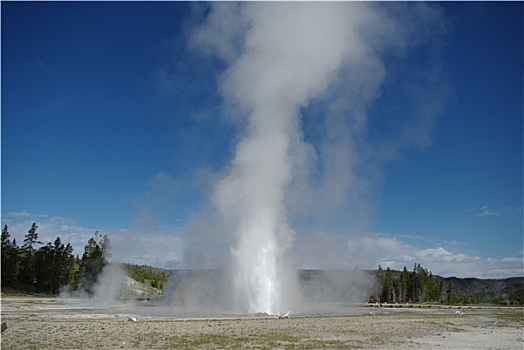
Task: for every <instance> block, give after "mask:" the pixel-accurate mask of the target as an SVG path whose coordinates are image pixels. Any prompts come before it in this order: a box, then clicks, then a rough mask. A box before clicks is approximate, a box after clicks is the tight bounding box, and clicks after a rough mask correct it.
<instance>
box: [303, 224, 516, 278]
mask: <svg viewBox="0 0 524 350" xmlns="http://www.w3.org/2000/svg"><path fill="white" fill-rule="evenodd" d="M299 236H300V235H299ZM312 237H313V238H312ZM301 239H303V240H304V242H303V243H302V244H301V243H300V240H301ZM297 241H298V242H297V250H298V251H297V255H299V256H305V258H304V259H302V260H301V261H302V264H303V266H302V267H303V268H315V267H316V268H332V269H353V268H357V267H358V268H363V269H376V268H377V267H378V266H379V265H380V266H381V267H382V268H387V267H389V268H391V269H395V270H402V269H403V268H404V266H405V267H406V268H407V269H408V270H412V269H413V266H414V264H416V263H420V264H421V266H422V267H424V268H426V269H428V270H429V271H431V272H433V274H435V275H440V276H443V277H451V276H455V277H461V278H465V277H476V278H506V277H514V276H524V270H523V266H524V265H523V264H524V259H523V257H505V258H500V259H494V258H489V257H479V256H471V255H468V254H465V253H463V252H460V251H458V250H457V249H459V248H458V247H459V246H460V245H457V244H456V242H454V244H450V246H451V247H453V249H451V248H450V247H446V248H445V247H443V246H440V245H436V246H434V247H429V248H426V247H425V248H422V247H420V246H417V245H415V244H409V243H406V242H404V241H403V240H402V238H401V237H392V236H387V235H384V234H366V235H362V236H358V235H352V236H350V237H343V236H337V237H331V236H329V235H326V234H317V235H313V234H309V235H305V236H302V237H298V238H297ZM419 241H423V242H424V244H428V243H429V244H433V243H437V242H438V243H442V242H441V241H440V240H433V239H427V240H419Z"/></svg>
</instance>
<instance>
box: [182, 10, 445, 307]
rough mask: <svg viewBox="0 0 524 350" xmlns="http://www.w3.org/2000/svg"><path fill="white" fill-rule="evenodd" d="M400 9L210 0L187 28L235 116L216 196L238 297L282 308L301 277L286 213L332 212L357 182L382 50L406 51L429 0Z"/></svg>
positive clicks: (360, 186)
mask: <svg viewBox="0 0 524 350" xmlns="http://www.w3.org/2000/svg"><path fill="white" fill-rule="evenodd" d="M401 6H402V7H403V8H405V9H406V10H407V9H408V8H407V7H404V6H403V5H401ZM396 9H397V10H398V9H399V7H396ZM409 11H410V12H409V13H410V14H412V13H413V12H416V13H419V15H420V16H418V17H416V16H414V17H411V15H409V16H408V15H402V13H399V12H398V11H397V12H396V13H393V12H392V11H390V10H388V9H387V8H386V7H383V6H380V5H377V4H368V3H338V2H335V3H309V2H304V3H300V2H291V3H272V2H270V3H264V2H261V3H258V2H257V3H244V2H242V3H213V4H212V5H211V9H210V12H209V13H208V14H207V16H206V20H205V22H204V23H202V24H201V25H200V26H199V27H197V28H196V29H195V30H194V32H193V35H192V37H191V44H192V45H193V46H194V47H197V48H199V49H201V50H203V51H204V52H206V53H211V54H216V55H217V56H218V57H219V58H221V59H222V60H223V61H224V63H225V64H226V65H227V68H226V69H225V70H224V72H223V73H222V75H221V77H220V91H221V93H222V95H223V97H224V99H225V101H226V103H227V106H228V107H229V111H230V114H231V116H236V118H237V122H238V125H239V127H241V128H242V130H241V137H240V139H239V142H238V143H237V145H236V148H235V155H234V159H233V160H232V161H231V164H230V168H229V169H228V172H227V175H226V176H225V177H223V178H222V179H221V180H220V181H218V183H217V184H216V186H215V188H214V197H213V199H214V203H215V204H216V206H217V208H218V210H219V212H220V213H221V215H222V216H223V218H224V219H225V220H226V222H227V223H228V224H229V225H231V227H233V231H234V235H233V242H232V243H231V269H232V270H231V276H232V287H233V290H232V292H233V299H234V300H233V301H234V305H235V308H237V309H239V310H242V311H248V312H270V313H276V312H279V311H282V310H283V309H286V308H287V307H288V305H289V303H290V302H291V299H292V298H295V299H296V298H297V295H294V296H293V297H290V298H287V297H286V295H289V294H292V293H291V292H289V291H290V290H294V291H296V290H297V289H296V288H295V287H296V286H297V285H298V281H297V274H296V273H293V272H292V271H296V267H295V268H293V267H291V266H290V265H289V262H290V260H291V259H289V254H290V252H291V251H292V248H293V246H294V239H295V238H294V236H295V232H294V230H293V229H292V228H291V227H290V218H291V216H292V215H297V214H301V215H305V214H308V213H312V212H319V211H325V212H331V211H332V210H333V208H336V207H340V206H341V205H343V204H344V203H346V202H347V201H348V196H354V198H353V197H351V198H349V199H350V200H351V199H354V201H355V202H357V199H356V198H357V197H358V194H359V191H361V190H362V191H363V190H365V186H366V184H365V181H364V180H363V177H362V176H361V175H360V174H359V172H358V171H356V170H355V167H357V166H360V163H362V162H363V159H367V158H366V157H369V155H368V154H369V152H370V149H369V147H367V144H365V143H362V142H361V140H362V139H364V138H365V136H366V133H367V125H368V119H367V118H368V117H367V110H368V108H369V106H370V104H371V102H372V101H373V100H374V99H375V98H376V97H377V95H378V94H379V87H380V85H381V83H382V82H383V81H384V79H385V76H386V68H385V63H384V59H383V56H385V55H391V54H396V55H403V54H404V51H405V50H406V49H408V48H409V46H410V45H411V44H412V42H413V40H412V39H413V33H414V29H416V27H417V25H415V24H416V23H419V24H420V23H423V22H424V19H423V18H425V19H427V18H430V17H435V14H434V11H432V10H431V9H429V10H428V9H427V8H426V7H417V6H412V7H409ZM407 17H409V18H411V19H412V20H413V19H414V18H415V22H416V23H415V24H413V21H412V22H411V23H410V24H409V25H408V24H405V23H403V22H402V20H405V19H406V18H407ZM422 17H423V18H422ZM433 19H434V18H433ZM315 105H321V106H322V107H321V108H320V111H322V113H323V114H324V117H323V118H322V119H323V120H322V121H319V122H318V123H319V124H318V125H319V126H320V127H321V129H322V130H323V132H322V135H321V141H320V142H310V141H306V139H305V137H304V131H303V129H302V128H303V124H304V120H303V119H302V114H303V113H304V109H305V108H306V107H310V106H315ZM359 152H360V153H359ZM363 153H365V154H367V155H363ZM360 171H361V172H363V169H360Z"/></svg>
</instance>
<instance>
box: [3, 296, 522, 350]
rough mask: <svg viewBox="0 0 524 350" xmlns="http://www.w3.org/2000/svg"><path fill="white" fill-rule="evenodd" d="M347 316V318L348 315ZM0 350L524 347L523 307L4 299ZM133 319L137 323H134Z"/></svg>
mask: <svg viewBox="0 0 524 350" xmlns="http://www.w3.org/2000/svg"><path fill="white" fill-rule="evenodd" d="M344 314H345V315H344ZM1 316H2V317H1V318H2V322H6V323H7V326H8V329H7V330H6V331H5V332H3V333H2V339H1V348H2V349H195V348H201V349H246V348H252V349H407V348H412V349H413V348H415V349H519V350H521V349H523V348H524V340H523V339H524V310H523V309H522V308H512V309H509V308H507V309H506V308H472V309H468V308H465V309H448V308H440V309H436V308H431V309H428V308H422V309H416V308H413V309H411V308H402V309H398V308H384V307H383V308H370V307H355V306H351V307H350V306H345V305H339V307H338V313H337V315H336V316H327V315H318V313H317V315H312V314H309V315H306V314H303V315H294V314H293V312H292V313H291V316H292V317H291V318H290V319H278V318H276V317H274V316H268V315H259V316H256V315H232V314H219V313H212V312H205V311H194V310H183V309H177V308H169V307H162V306H159V305H156V306H155V305H141V306H136V305H120V306H105V307H100V306H97V305H88V304H83V303H82V302H80V301H77V300H69V301H63V300H57V299H35V298H30V299H27V298H26V299H24V298H19V299H17V298H3V299H2V312H1ZM130 319H136V322H135V321H133V320H130Z"/></svg>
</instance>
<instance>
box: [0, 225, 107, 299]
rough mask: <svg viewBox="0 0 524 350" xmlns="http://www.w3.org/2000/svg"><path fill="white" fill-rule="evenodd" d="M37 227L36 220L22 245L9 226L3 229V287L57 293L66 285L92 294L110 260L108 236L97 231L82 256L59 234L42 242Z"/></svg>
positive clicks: (29, 291) (73, 289) (72, 289)
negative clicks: (50, 240) (12, 236)
mask: <svg viewBox="0 0 524 350" xmlns="http://www.w3.org/2000/svg"><path fill="white" fill-rule="evenodd" d="M37 230H38V226H37V225H36V223H33V224H32V225H31V228H30V229H29V231H28V232H27V234H26V235H25V237H24V242H23V244H22V246H20V247H19V246H18V245H17V242H16V239H14V238H13V239H12V240H11V235H10V233H9V229H8V227H7V225H5V226H4V228H3V229H2V237H1V243H2V251H1V254H2V256H1V261H2V288H5V287H10V288H14V289H17V290H23V291H26V292H28V293H45V294H55V295H56V294H58V293H59V292H60V290H61V289H62V288H64V287H66V286H67V288H68V290H69V291H83V292H85V293H87V294H88V295H93V293H94V292H95V291H94V286H95V284H96V282H97V280H98V277H99V275H100V273H101V272H102V270H103V268H104V266H105V265H106V264H107V263H108V260H107V259H108V258H109V256H108V254H109V239H108V238H107V236H106V235H104V236H102V235H101V234H100V233H99V232H98V231H97V232H95V235H94V237H91V238H90V239H89V240H88V242H87V244H86V246H85V248H84V253H83V254H82V257H81V258H80V257H79V256H78V255H76V256H75V255H73V247H72V246H71V244H69V243H67V244H66V245H64V244H63V243H62V241H61V239H60V237H57V238H56V239H55V241H54V242H53V243H51V242H49V243H47V244H43V243H42V242H40V241H39V240H38V232H37Z"/></svg>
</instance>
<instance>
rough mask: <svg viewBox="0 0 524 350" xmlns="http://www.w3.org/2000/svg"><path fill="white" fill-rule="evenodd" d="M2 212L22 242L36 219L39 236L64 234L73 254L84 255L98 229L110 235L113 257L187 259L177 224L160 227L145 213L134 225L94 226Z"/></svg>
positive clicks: (162, 261) (153, 261)
mask: <svg viewBox="0 0 524 350" xmlns="http://www.w3.org/2000/svg"><path fill="white" fill-rule="evenodd" d="M23 212H24V213H26V214H25V215H16V213H15V215H12V214H11V213H8V214H7V215H2V221H3V224H6V225H8V229H9V233H10V234H11V239H13V238H14V239H16V242H17V245H18V246H21V245H22V244H23V241H24V237H25V235H26V234H27V231H28V230H29V229H30V228H31V225H32V224H33V223H36V224H37V226H38V230H37V232H38V239H39V240H40V241H41V242H42V243H43V244H47V243H48V242H51V243H52V242H54V240H55V239H56V238H57V237H60V239H61V241H62V243H64V244H67V243H70V244H71V246H72V247H73V254H74V255H79V256H82V254H83V252H84V247H85V245H86V244H87V241H88V240H89V238H91V237H93V236H94V234H95V232H96V231H99V232H100V233H101V234H102V235H107V236H108V237H109V239H110V242H111V246H112V250H111V255H112V260H113V261H117V262H130V263H135V264H148V265H156V266H164V267H170V268H174V267H179V266H180V265H181V264H182V262H183V249H184V245H183V242H182V241H181V238H180V237H179V235H178V234H177V233H178V230H177V228H166V227H158V225H156V224H155V223H154V220H152V219H148V218H147V217H144V215H142V216H141V217H140V218H139V219H138V220H137V223H136V225H135V226H134V227H132V228H131V229H104V228H90V227H83V226H81V225H78V223H76V222H75V220H72V219H69V218H65V217H61V216H51V217H49V216H45V215H34V214H31V213H28V212H26V211H23Z"/></svg>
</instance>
